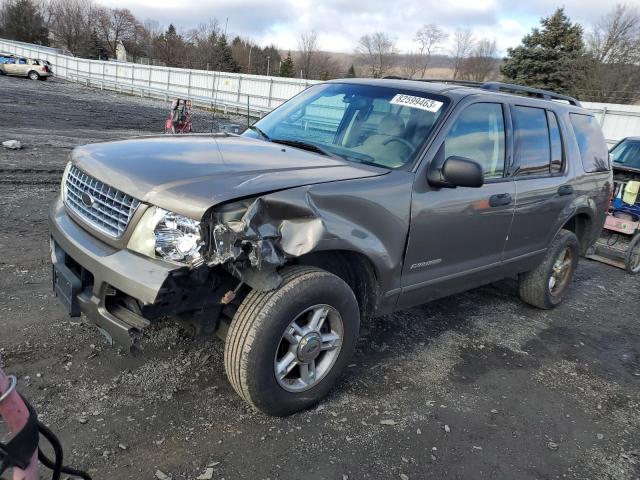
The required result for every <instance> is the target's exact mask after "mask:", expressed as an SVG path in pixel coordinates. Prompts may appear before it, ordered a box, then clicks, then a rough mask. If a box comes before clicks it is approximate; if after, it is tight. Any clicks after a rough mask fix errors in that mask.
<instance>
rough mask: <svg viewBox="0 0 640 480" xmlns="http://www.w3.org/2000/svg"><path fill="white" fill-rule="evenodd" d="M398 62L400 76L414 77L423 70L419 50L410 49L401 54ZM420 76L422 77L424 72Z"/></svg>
mask: <svg viewBox="0 0 640 480" xmlns="http://www.w3.org/2000/svg"><path fill="white" fill-rule="evenodd" d="M398 63H399V67H400V72H401V73H402V76H403V77H406V78H414V77H416V76H418V74H419V73H420V72H421V71H423V63H424V62H423V57H422V54H420V53H419V52H415V51H412V52H408V53H405V54H404V55H401V56H400V57H399V59H398ZM422 78H424V74H423V75H422Z"/></svg>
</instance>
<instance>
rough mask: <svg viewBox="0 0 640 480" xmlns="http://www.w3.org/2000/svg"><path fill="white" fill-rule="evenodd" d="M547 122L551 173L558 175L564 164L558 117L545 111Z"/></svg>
mask: <svg viewBox="0 0 640 480" xmlns="http://www.w3.org/2000/svg"><path fill="white" fill-rule="evenodd" d="M547 120H548V121H549V140H550V141H551V173H560V172H562V165H563V163H564V149H563V148H562V135H561V134H560V127H559V126H558V117H556V114H555V113H553V112H551V111H547Z"/></svg>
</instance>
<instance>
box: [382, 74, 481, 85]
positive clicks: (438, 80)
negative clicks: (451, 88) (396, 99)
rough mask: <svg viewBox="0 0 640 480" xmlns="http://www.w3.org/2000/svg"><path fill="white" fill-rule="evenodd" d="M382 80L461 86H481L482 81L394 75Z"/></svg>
mask: <svg viewBox="0 0 640 480" xmlns="http://www.w3.org/2000/svg"><path fill="white" fill-rule="evenodd" d="M383 80H413V81H414V82H431V83H444V84H446V85H460V86H462V87H481V86H482V85H483V82H475V81H473V80H444V79H441V78H407V77H399V76H396V75H389V76H386V77H383Z"/></svg>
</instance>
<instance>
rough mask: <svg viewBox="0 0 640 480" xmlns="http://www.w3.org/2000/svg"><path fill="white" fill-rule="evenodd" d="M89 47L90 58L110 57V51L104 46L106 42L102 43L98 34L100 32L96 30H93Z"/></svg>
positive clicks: (101, 58)
mask: <svg viewBox="0 0 640 480" xmlns="http://www.w3.org/2000/svg"><path fill="white" fill-rule="evenodd" d="M88 47H89V48H88V52H87V56H88V57H89V58H91V59H93V60H107V59H108V58H109V52H108V51H107V49H106V48H105V47H104V43H102V41H101V40H100V37H99V36H98V32H96V31H95V30H92V31H91V36H90V37H89V46H88Z"/></svg>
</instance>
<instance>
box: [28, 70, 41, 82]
mask: <svg viewBox="0 0 640 480" xmlns="http://www.w3.org/2000/svg"><path fill="white" fill-rule="evenodd" d="M29 78H30V79H31V80H40V75H38V72H34V71H33V70H32V71H30V72H29Z"/></svg>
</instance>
